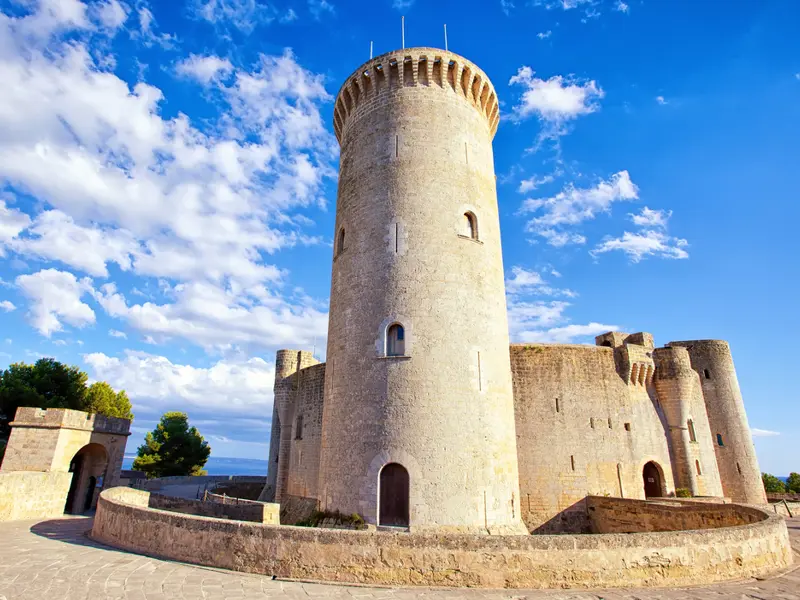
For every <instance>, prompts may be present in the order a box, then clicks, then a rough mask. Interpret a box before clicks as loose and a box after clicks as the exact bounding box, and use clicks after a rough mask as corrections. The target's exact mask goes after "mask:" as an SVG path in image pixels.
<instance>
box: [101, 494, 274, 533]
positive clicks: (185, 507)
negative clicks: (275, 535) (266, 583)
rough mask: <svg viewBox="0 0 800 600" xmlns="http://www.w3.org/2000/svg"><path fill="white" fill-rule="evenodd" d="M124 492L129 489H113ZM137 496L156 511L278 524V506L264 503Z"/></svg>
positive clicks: (148, 495)
mask: <svg viewBox="0 0 800 600" xmlns="http://www.w3.org/2000/svg"><path fill="white" fill-rule="evenodd" d="M114 489H119V490H125V489H130V488H114ZM136 492H137V494H144V495H145V496H138V495H137V496H135V497H136V498H137V501H139V502H143V503H144V504H143V505H144V506H147V507H149V508H154V509H158V510H166V511H172V512H179V513H183V514H187V515H197V516H200V517H211V518H214V519H231V520H234V521H251V522H253V523H271V524H274V525H277V524H278V523H280V518H279V511H280V506H279V505H277V504H268V503H265V502H248V501H241V502H232V501H230V499H229V502H227V503H223V502H222V501H221V499H220V502H215V501H208V502H203V501H202V500H189V499H186V498H177V497H175V496H164V495H162V494H153V493H151V492H145V491H142V490H136Z"/></svg>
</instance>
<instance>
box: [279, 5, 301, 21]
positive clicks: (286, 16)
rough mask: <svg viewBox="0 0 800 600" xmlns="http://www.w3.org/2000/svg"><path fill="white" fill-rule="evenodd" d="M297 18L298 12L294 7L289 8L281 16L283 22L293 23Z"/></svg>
mask: <svg viewBox="0 0 800 600" xmlns="http://www.w3.org/2000/svg"><path fill="white" fill-rule="evenodd" d="M296 20H297V13H296V12H294V10H293V9H291V8H290V9H288V10H287V11H286V12H285V13H283V15H282V16H281V18H280V22H281V23H291V22H292V21H296Z"/></svg>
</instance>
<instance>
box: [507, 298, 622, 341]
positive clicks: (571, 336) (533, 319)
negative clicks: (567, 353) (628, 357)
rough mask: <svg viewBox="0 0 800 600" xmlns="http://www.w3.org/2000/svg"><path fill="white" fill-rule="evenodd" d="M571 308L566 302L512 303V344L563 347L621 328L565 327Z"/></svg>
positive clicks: (510, 308) (614, 326)
mask: <svg viewBox="0 0 800 600" xmlns="http://www.w3.org/2000/svg"><path fill="white" fill-rule="evenodd" d="M569 306H570V304H569V303H568V302H563V301H550V302H544V301H538V302H513V301H512V302H510V303H509V307H508V324H509V332H510V335H511V341H512V342H541V343H561V344H563V343H570V342H574V341H576V340H580V339H583V338H593V337H594V336H596V335H599V334H601V333H605V332H607V331H616V330H617V329H618V327H617V326H616V325H604V324H602V323H594V322H592V323H589V324H587V325H576V324H565V325H562V323H565V322H568V321H569V319H567V318H566V316H565V315H564V311H565V310H566V309H567V308H568V307H569Z"/></svg>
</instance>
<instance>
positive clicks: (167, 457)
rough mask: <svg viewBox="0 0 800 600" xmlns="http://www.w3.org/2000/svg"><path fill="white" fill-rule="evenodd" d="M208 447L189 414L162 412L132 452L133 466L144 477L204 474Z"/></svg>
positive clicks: (208, 453)
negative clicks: (153, 427)
mask: <svg viewBox="0 0 800 600" xmlns="http://www.w3.org/2000/svg"><path fill="white" fill-rule="evenodd" d="M210 454H211V448H210V447H209V445H208V442H206V441H205V440H204V439H203V436H202V435H200V433H199V432H198V431H197V429H196V428H195V427H189V417H188V416H187V415H186V413H182V412H168V413H164V415H163V416H162V417H161V421H160V422H159V424H158V425H157V426H156V428H155V429H154V430H153V431H151V432H150V433H148V434H147V435H146V436H145V438H144V444H142V445H141V446H139V449H138V450H137V451H136V458H135V459H134V460H133V468H134V469H135V470H137V471H144V472H145V474H146V475H147V477H148V478H151V479H152V478H154V477H170V476H176V475H205V474H206V472H205V471H203V466H204V465H205V464H206V461H207V460H208V457H209V455H210Z"/></svg>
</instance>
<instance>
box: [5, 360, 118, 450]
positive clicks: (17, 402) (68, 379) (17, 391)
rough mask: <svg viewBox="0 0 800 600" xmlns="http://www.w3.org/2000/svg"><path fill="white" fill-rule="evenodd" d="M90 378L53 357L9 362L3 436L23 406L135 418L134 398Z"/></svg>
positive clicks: (6, 377) (6, 370)
mask: <svg viewBox="0 0 800 600" xmlns="http://www.w3.org/2000/svg"><path fill="white" fill-rule="evenodd" d="M87 379H88V376H87V375H86V373H84V372H83V371H81V370H80V369H79V368H78V367H75V366H72V367H70V366H68V365H65V364H63V363H60V362H58V361H57V360H55V359H54V358H41V359H39V360H37V361H36V362H35V363H34V364H32V365H28V364H25V363H14V364H12V365H9V367H8V368H7V369H5V370H4V371H2V372H0V436H2V437H7V436H8V433H9V430H10V428H9V426H8V424H9V423H10V422H11V421H13V420H14V415H15V414H16V412H17V408H19V407H20V406H33V407H36V408H71V409H73V410H83V411H86V412H93V413H99V414H102V415H106V416H109V417H123V418H125V419H133V414H132V413H131V401H130V400H129V399H128V395H127V394H126V393H125V392H124V391H120V392H115V391H114V389H113V388H112V387H111V386H110V385H108V384H107V383H105V382H98V383H94V384H92V385H91V386H89V387H87V386H86V380H87Z"/></svg>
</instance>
